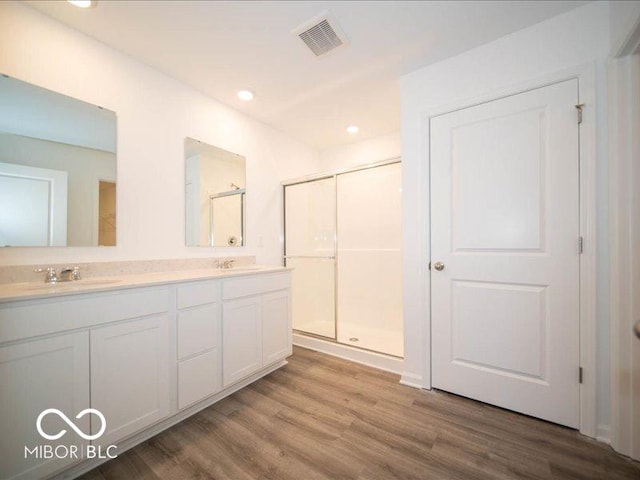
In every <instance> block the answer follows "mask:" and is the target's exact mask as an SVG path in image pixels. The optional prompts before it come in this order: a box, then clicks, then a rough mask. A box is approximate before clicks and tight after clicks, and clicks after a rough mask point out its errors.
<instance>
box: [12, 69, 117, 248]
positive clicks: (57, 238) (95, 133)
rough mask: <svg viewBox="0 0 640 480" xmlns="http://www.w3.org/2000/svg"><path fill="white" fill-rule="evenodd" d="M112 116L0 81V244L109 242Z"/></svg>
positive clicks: (112, 236)
mask: <svg viewBox="0 0 640 480" xmlns="http://www.w3.org/2000/svg"><path fill="white" fill-rule="evenodd" d="M116 129H117V127H116V114H115V113H114V112H112V111H110V110H106V109H104V108H102V107H98V106H96V105H91V104H90V103H86V102H83V101H80V100H77V99H75V98H71V97H68V96H66V95H62V94H59V93H56V92H53V91H51V90H47V89H44V88H41V87H38V86H36V85H31V84H29V83H26V82H23V81H21V80H17V79H15V78H10V77H8V76H7V75H2V76H0V246H4V247H46V246H51V247H61V246H70V247H84V246H115V244H116V232H117V227H116V184H117V181H116Z"/></svg>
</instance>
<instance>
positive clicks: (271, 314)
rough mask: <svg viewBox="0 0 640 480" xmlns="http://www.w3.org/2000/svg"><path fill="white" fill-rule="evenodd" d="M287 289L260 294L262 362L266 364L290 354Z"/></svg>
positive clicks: (289, 316)
mask: <svg viewBox="0 0 640 480" xmlns="http://www.w3.org/2000/svg"><path fill="white" fill-rule="evenodd" d="M291 353H292V351H291V314H290V297H289V291H288V290H284V291H281V292H275V293H269V294H267V295H263V296H262V364H263V365H264V366H267V365H269V364H271V363H274V362H276V361H278V360H282V359H283V358H286V357H288V356H289V355H291Z"/></svg>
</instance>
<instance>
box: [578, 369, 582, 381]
mask: <svg viewBox="0 0 640 480" xmlns="http://www.w3.org/2000/svg"><path fill="white" fill-rule="evenodd" d="M578 383H582V367H578Z"/></svg>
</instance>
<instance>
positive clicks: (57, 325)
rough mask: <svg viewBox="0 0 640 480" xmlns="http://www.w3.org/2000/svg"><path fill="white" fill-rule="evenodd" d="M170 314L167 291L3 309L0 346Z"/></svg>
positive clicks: (113, 294)
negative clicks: (139, 318) (106, 324)
mask: <svg viewBox="0 0 640 480" xmlns="http://www.w3.org/2000/svg"><path fill="white" fill-rule="evenodd" d="M168 310H169V291H168V289H167V288H166V287H151V288H140V289H131V290H129V289H127V290H117V291H112V292H105V293H97V294H79V295H73V296H68V297H63V298H52V299H46V300H31V301H24V302H16V303H12V304H8V305H3V306H0V324H1V325H2V328H0V343H3V342H9V341H12V340H18V339H21V338H29V337H35V336H38V335H47V334H51V333H56V332H62V331H65V330H73V329H76V328H86V327H91V326H95V325H101V324H104V323H110V322H117V321H120V320H127V319H130V318H137V317H144V316H147V315H154V314H158V313H164V312H166V311H168Z"/></svg>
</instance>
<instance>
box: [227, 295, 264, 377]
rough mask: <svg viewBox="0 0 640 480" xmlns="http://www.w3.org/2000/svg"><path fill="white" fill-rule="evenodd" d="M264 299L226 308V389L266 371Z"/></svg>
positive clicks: (231, 303)
mask: <svg viewBox="0 0 640 480" xmlns="http://www.w3.org/2000/svg"><path fill="white" fill-rule="evenodd" d="M261 310H262V297H259V296H256V297H249V298H243V299H240V300H232V301H228V302H225V303H224V305H223V306H222V356H223V360H222V365H223V367H222V372H223V373H222V380H223V385H224V386H225V387H227V386H229V385H231V384H233V383H236V382H237V381H238V380H242V379H243V378H245V377H247V376H249V375H251V374H252V373H254V372H256V371H257V370H260V368H262V318H261V317H262V313H261Z"/></svg>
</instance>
